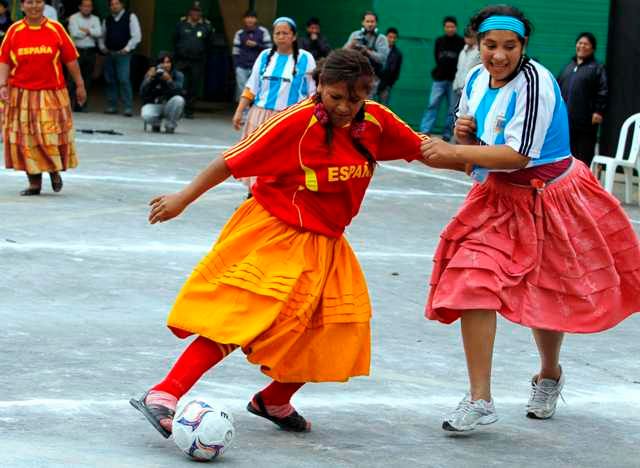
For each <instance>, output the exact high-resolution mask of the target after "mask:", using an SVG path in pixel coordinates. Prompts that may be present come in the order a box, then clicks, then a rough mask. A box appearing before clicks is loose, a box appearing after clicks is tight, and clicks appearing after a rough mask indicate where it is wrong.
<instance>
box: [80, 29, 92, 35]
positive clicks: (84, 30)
mask: <svg viewBox="0 0 640 468" xmlns="http://www.w3.org/2000/svg"><path fill="white" fill-rule="evenodd" d="M78 29H80V32H83V33H85V34H86V35H87V36H88V35H89V29H87V28H78Z"/></svg>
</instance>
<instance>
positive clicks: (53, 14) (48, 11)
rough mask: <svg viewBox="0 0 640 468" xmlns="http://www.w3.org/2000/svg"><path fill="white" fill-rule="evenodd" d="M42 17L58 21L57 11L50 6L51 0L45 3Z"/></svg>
mask: <svg viewBox="0 0 640 468" xmlns="http://www.w3.org/2000/svg"><path fill="white" fill-rule="evenodd" d="M43 15H44V16H46V17H47V18H49V19H50V20H53V21H58V10H56V9H55V8H54V7H52V6H51V0H47V1H46V2H45V5H44V13H43Z"/></svg>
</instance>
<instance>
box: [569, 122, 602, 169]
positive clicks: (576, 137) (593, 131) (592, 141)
mask: <svg viewBox="0 0 640 468" xmlns="http://www.w3.org/2000/svg"><path fill="white" fill-rule="evenodd" d="M597 139H598V126H597V125H592V126H591V127H587V128H583V127H575V126H573V125H570V126H569V140H570V143H571V154H573V156H574V157H575V158H576V159H579V160H580V161H582V162H583V163H585V164H586V165H587V166H590V165H591V161H592V160H593V155H594V153H595V149H596V141H597Z"/></svg>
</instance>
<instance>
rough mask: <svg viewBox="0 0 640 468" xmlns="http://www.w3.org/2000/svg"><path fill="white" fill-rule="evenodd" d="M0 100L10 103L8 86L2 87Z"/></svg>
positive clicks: (0, 88)
mask: <svg viewBox="0 0 640 468" xmlns="http://www.w3.org/2000/svg"><path fill="white" fill-rule="evenodd" d="M0 100H2V101H4V102H9V87H8V86H7V85H5V86H2V87H0Z"/></svg>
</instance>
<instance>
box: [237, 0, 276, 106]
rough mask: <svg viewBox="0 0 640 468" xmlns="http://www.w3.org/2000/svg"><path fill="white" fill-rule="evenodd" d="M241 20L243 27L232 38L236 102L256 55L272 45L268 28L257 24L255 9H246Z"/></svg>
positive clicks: (238, 99)
mask: <svg viewBox="0 0 640 468" xmlns="http://www.w3.org/2000/svg"><path fill="white" fill-rule="evenodd" d="M243 22H244V28H242V29H240V30H238V31H237V32H236V34H235V36H234V38H233V66H234V67H235V70H236V101H238V102H240V96H241V95H242V92H243V91H244V88H245V85H246V83H247V80H248V79H249V75H251V69H252V68H253V64H254V62H255V61H256V59H257V58H258V55H260V52H262V51H263V50H265V49H269V48H271V45H272V43H271V36H270V35H269V30H268V29H267V28H265V27H263V26H258V15H257V14H256V12H255V11H253V10H249V11H247V12H246V13H245V14H244V18H243Z"/></svg>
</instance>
